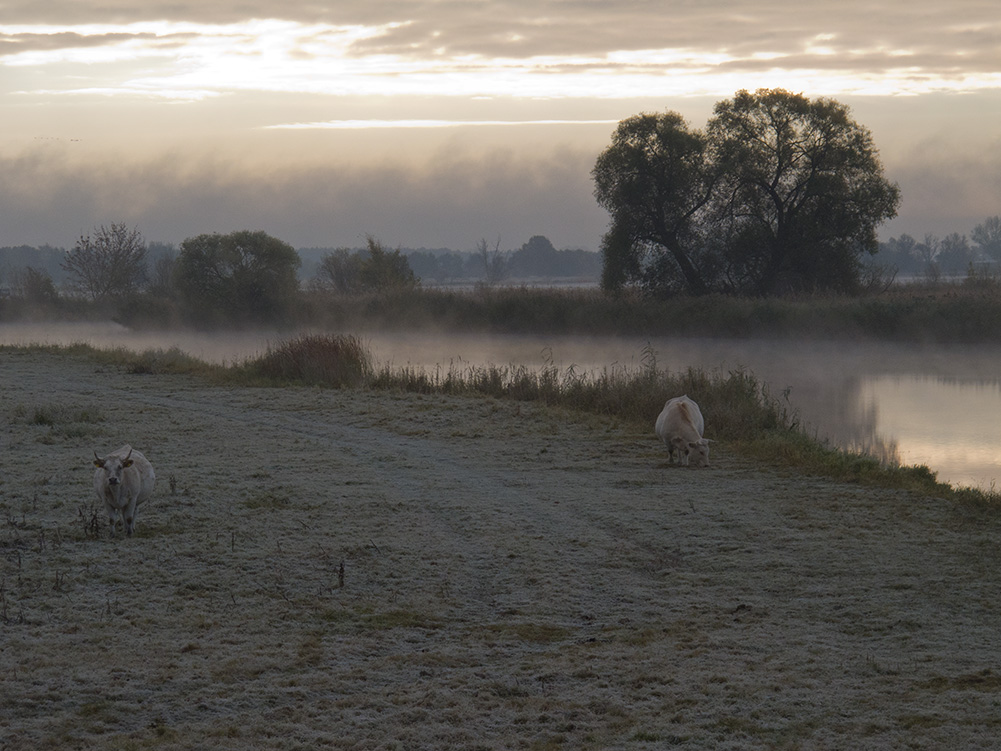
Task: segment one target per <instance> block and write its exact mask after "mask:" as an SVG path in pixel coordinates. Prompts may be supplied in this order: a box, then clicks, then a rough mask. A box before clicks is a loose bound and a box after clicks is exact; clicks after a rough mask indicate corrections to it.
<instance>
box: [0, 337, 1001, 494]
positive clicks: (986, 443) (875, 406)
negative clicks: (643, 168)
mask: <svg viewBox="0 0 1001 751" xmlns="http://www.w3.org/2000/svg"><path fill="white" fill-rule="evenodd" d="M280 338H281V335H280V334H278V333H277V332H274V331H270V332H241V333H227V334H226V335H225V336H214V335H209V334H201V333H195V332H167V333H164V334H158V335H157V336H156V338H152V337H151V336H150V335H147V334H142V333H136V332H132V331H129V330H128V329H125V328H124V327H121V326H118V325H117V324H111V323H107V324H61V325H56V326H53V325H41V324H37V325H33V326H24V325H15V324H0V344H28V343H53V344H71V343H75V342H85V343H89V344H93V345H94V346H98V347H125V348H128V349H135V350H143V349H148V348H163V349H167V348H170V347H177V348H179V349H181V350H182V351H185V352H188V353H189V354H191V355H193V356H195V357H198V358H200V359H203V360H206V361H209V362H215V363H233V362H239V361H241V360H243V359H245V358H247V357H252V356H254V355H255V354H258V353H260V352H263V351H264V350H266V349H267V347H268V345H269V343H272V342H275V341H277V340H278V339H280ZM362 339H363V340H364V342H365V344H366V345H367V346H368V348H369V349H370V351H371V352H372V355H373V357H374V359H375V360H376V362H377V363H378V364H388V365H396V366H405V365H410V366H415V367H423V368H427V369H429V370H430V369H434V368H435V367H438V366H441V367H444V368H448V367H450V366H456V367H459V368H462V367H468V366H479V365H509V364H519V365H527V366H530V367H542V366H544V365H554V366H556V367H558V368H560V369H561V370H565V369H566V368H569V367H573V368H574V369H575V370H576V371H577V372H593V371H601V370H602V369H604V368H609V367H623V368H633V369H639V368H641V367H643V365H644V363H645V360H646V358H649V357H650V356H651V355H652V356H653V357H655V358H656V361H657V364H658V366H660V367H665V368H668V369H671V370H684V369H686V368H688V367H698V368H705V369H710V370H712V369H719V370H722V371H723V372H727V371H729V370H734V369H747V370H749V371H751V372H753V373H754V374H755V375H756V376H757V377H758V378H759V379H760V380H761V381H763V382H764V383H765V384H766V385H767V387H768V389H769V391H770V393H771V394H773V395H775V396H781V395H783V394H785V395H786V397H785V398H787V399H788V402H789V404H790V406H791V407H792V408H794V409H795V410H796V411H797V412H798V414H799V417H800V421H801V424H802V425H803V426H804V427H805V428H806V429H807V430H808V431H809V432H810V433H811V434H813V435H815V436H816V437H818V438H821V439H826V440H829V441H830V442H831V443H833V444H834V445H837V446H842V447H845V448H851V449H853V450H859V451H865V452H868V453H871V454H873V455H875V456H878V457H880V458H883V459H887V460H894V459H899V460H900V461H901V462H903V463H905V464H914V463H919V464H927V465H928V466H929V467H931V468H932V469H933V470H935V471H936V472H937V473H938V476H939V479H940V480H942V481H944V482H951V483H954V484H963V485H973V486H976V487H985V488H989V487H990V486H991V483H992V482H997V483H998V484H999V485H1001V380H999V377H1001V375H999V374H1001V347H996V346H995V347H944V346H928V347H922V346H910V345H898V344H885V343H879V344H870V343H844V342H806V343H804V342H792V341H785V340H774V341H772V340H769V341H762V340H751V341H749V340H720V339H646V338H640V337H632V338H630V337H600V338H587V337H555V336H504V335H492V336H482V335H467V334H433V335H415V334H413V333H407V334H391V333H377V334H376V333H372V334H365V335H363V336H362ZM666 396H669V395H665V398H666ZM651 419H652V418H651Z"/></svg>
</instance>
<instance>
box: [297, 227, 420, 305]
mask: <svg viewBox="0 0 1001 751" xmlns="http://www.w3.org/2000/svg"><path fill="white" fill-rule="evenodd" d="M314 283H315V284H316V285H317V286H318V287H320V288H321V289H327V290H331V291H333V292H337V293H339V294H350V293H355V292H380V291H385V290H390V289H408V288H411V287H414V286H416V285H417V284H418V280H417V277H416V276H414V272H413V270H412V269H411V268H410V264H409V263H408V262H407V258H406V256H404V255H403V254H402V253H401V252H400V250H399V248H397V249H396V250H393V251H389V250H386V249H385V248H384V247H383V245H382V243H380V242H379V241H378V240H376V239H375V238H373V237H369V238H368V247H367V248H366V249H365V250H364V251H360V252H355V253H352V252H351V251H350V250H348V249H347V248H338V249H337V250H335V251H334V252H333V253H328V254H327V255H325V256H323V258H321V259H320V263H319V265H318V266H317V270H316V275H315V277H314Z"/></svg>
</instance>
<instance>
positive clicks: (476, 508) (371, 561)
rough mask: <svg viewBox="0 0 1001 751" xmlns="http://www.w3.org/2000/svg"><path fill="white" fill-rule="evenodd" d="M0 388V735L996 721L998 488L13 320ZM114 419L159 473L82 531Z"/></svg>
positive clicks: (859, 744)
mask: <svg viewBox="0 0 1001 751" xmlns="http://www.w3.org/2000/svg"><path fill="white" fill-rule="evenodd" d="M0 397H2V400H3V401H2V407H0V420H2V423H0V428H2V433H0V436H2V443H0V457H2V467H3V472H2V473H0V514H2V521H3V530H2V532H0V554H2V559H0V566H2V569H0V750H2V751H13V750H14V749H18V750H20V749H47V748H52V749H56V748H58V749H65V748H98V747H100V748H165V749H166V748H193V747H198V748H211V749H255V748H260V749H265V748H266V749H300V748H301V749H313V748H320V747H327V748H345V749H392V748H398V749H474V748H484V749H506V748H512V749H516V748H528V749H555V748H566V749H580V748H593V749H646V748H649V749H654V748H656V749H661V748H665V747H674V746H677V747H680V748H693V749H694V748H699V749H701V748H706V749H709V748H712V749H757V748H760V749H770V748H809V749H823V748H831V749H844V748H928V749H937V748H997V747H998V745H999V744H998V741H997V738H998V736H999V733H1001V647H999V646H998V643H999V640H998V634H999V632H1001V565H999V563H1001V561H999V558H1001V552H999V548H1001V546H999V543H1001V524H999V518H1001V515H999V514H989V513H988V514H983V513H978V512H974V511H972V510H969V509H962V508H957V507H955V506H952V505H950V504H949V503H946V502H944V501H942V500H938V499H922V498H917V497H913V496H910V495H908V494H903V493H896V492H883V491H874V490H872V489H866V488H858V487H852V486H845V485H839V484H834V483H829V482H825V481H823V480H817V479H814V478H804V477H800V476H794V475H784V474H779V473H776V472H772V471H767V470H761V469H758V468H755V467H753V466H751V465H749V464H748V463H746V462H744V461H742V460H740V459H738V458H736V457H734V456H732V455H728V454H727V452H726V451H725V449H724V450H722V451H717V452H715V453H714V457H713V458H714V467H712V468H711V469H709V470H701V471H700V470H694V469H692V470H689V469H684V468H679V467H674V466H670V465H668V464H667V463H666V461H665V456H664V453H663V451H662V450H661V449H660V448H659V447H658V445H657V443H656V440H655V438H654V436H653V435H652V430H651V431H650V433H646V432H644V433H640V434H631V433H629V432H628V431H625V430H623V429H622V428H621V427H620V426H617V425H616V424H614V423H612V422H611V421H608V420H602V419H598V418H588V417H580V416H570V415H566V414H562V413H557V412H552V411H546V410H543V409H540V408H538V407H536V406H534V405H526V404H518V403H514V402H501V401H494V400H486V399H461V398H445V397H439V396H423V397H422V396H415V395H403V394H387V393H365V392H339V391H321V390H311V389H285V390H278V389H267V390H262V389H236V390H231V389H224V388H218V387H211V386H206V385H204V384H201V383H200V382H198V381H195V380H192V379H188V378H179V377H163V376H139V375H130V374H126V373H122V372H119V371H117V370H115V369H108V368H101V367H99V366H96V365H94V364H93V363H92V362H89V361H86V360H78V359H73V358H69V357H65V356H63V357H60V356H54V355H47V354H40V353H33V354H19V353H11V352H4V353H0ZM125 442H131V443H132V444H133V445H134V446H136V447H137V448H140V449H141V450H143V451H144V453H146V455H147V456H148V457H149V458H150V459H151V460H152V462H153V464H154V466H155V468H156V470H157V474H158V485H157V493H156V496H155V498H154V500H153V502H152V503H151V504H149V507H148V508H145V509H143V511H142V513H141V514H140V515H139V518H138V532H137V535H136V536H135V537H133V538H131V539H125V540H123V539H116V540H109V539H108V538H107V532H106V530H104V527H103V525H104V524H106V522H105V521H104V519H103V518H101V519H100V521H101V523H102V532H103V536H102V537H101V538H100V539H95V537H94V536H93V534H92V527H91V524H90V523H91V522H92V521H93V520H94V514H95V513H96V512H97V509H96V506H95V504H94V503H93V502H92V495H93V491H92V490H91V485H90V482H91V474H92V467H91V465H90V464H89V458H90V456H91V451H92V450H93V449H97V450H98V451H99V452H107V451H110V450H112V449H115V448H117V447H118V446H119V445H121V444H122V443H125ZM172 488H173V492H172ZM100 516H101V517H103V513H102V514H100ZM342 566H343V568H342ZM342 571H343V586H342V582H341V572H342Z"/></svg>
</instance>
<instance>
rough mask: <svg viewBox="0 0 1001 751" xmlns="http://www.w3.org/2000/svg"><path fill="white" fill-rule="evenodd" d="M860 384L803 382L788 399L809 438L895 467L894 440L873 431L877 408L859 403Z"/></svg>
mask: <svg viewBox="0 0 1001 751" xmlns="http://www.w3.org/2000/svg"><path fill="white" fill-rule="evenodd" d="M862 381H863V379H861V378H859V377H858V376H847V377H845V378H833V379H830V380H829V381H826V382H823V381H819V380H810V381H804V382H802V383H800V384H798V385H797V386H794V387H790V388H789V395H788V399H789V402H790V404H791V405H792V406H793V407H794V408H795V409H796V410H797V411H798V413H799V415H800V421H801V423H802V425H803V428H804V430H805V431H806V432H807V433H808V434H809V435H812V436H814V437H815V438H818V439H820V440H821V441H824V442H825V443H827V444H829V445H831V446H836V447H837V448H841V449H845V450H847V451H851V452H854V453H858V454H865V455H867V456H872V457H874V458H876V459H878V460H879V461H881V462H883V463H884V464H888V465H899V464H900V452H899V449H898V446H897V441H896V440H894V439H893V438H886V437H884V436H882V435H880V434H879V433H878V432H877V430H876V425H877V422H878V417H879V406H878V405H877V404H876V403H875V402H874V401H873V400H871V399H868V400H865V401H863V399H862ZM821 426H822V427H821Z"/></svg>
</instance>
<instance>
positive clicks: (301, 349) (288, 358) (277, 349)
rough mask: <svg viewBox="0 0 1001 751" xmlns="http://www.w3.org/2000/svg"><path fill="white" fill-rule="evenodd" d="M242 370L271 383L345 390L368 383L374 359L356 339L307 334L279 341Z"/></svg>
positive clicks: (344, 336) (242, 367) (244, 365)
mask: <svg viewBox="0 0 1001 751" xmlns="http://www.w3.org/2000/svg"><path fill="white" fill-rule="evenodd" d="M240 370H241V371H242V372H243V373H244V374H245V375H247V376H249V377H250V378H251V379H254V380H261V381H264V382H266V383H271V384H280V385H284V384H297V385H305V386H328V387H334V388H344V387H351V386H360V385H362V384H363V383H364V382H365V381H366V379H367V378H368V377H369V375H370V374H371V372H372V359H371V355H370V354H369V352H368V350H367V349H366V348H365V346H364V345H363V344H362V343H361V341H360V340H359V339H358V338H357V337H354V336H350V335H330V334H321V335H313V334H307V335H302V336H298V337H294V338H292V339H286V340H283V341H280V342H278V344H276V345H274V346H272V347H269V348H268V351H267V352H265V353H264V354H263V355H261V356H259V357H257V358H254V359H251V360H248V361H246V362H245V363H244V364H243V365H242V366H240Z"/></svg>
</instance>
